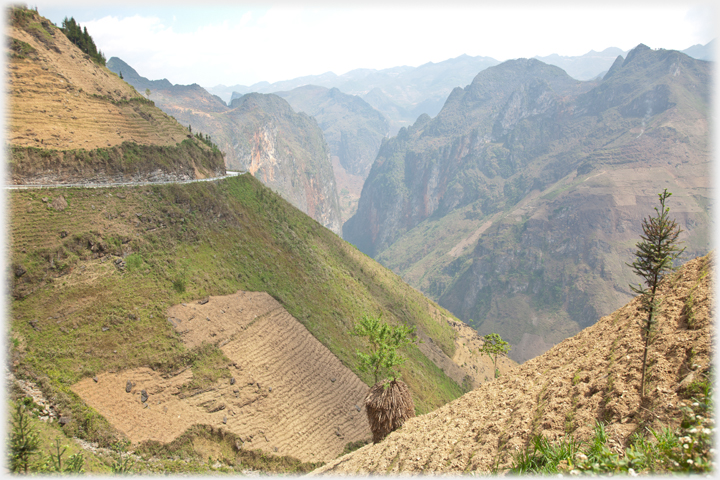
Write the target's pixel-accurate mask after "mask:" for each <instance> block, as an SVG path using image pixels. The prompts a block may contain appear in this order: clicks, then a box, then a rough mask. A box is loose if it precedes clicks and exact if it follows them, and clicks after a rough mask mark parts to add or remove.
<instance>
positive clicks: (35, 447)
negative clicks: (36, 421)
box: [9, 404, 40, 473]
mask: <svg viewBox="0 0 720 480" xmlns="http://www.w3.org/2000/svg"><path fill="white" fill-rule="evenodd" d="M39 449H40V439H39V438H38V433H37V431H36V430H35V429H34V428H33V427H32V426H31V425H30V416H29V415H28V413H27V411H26V410H25V405H22V404H18V406H17V407H16V409H15V411H14V412H13V414H12V431H11V432H10V452H9V453H10V471H11V472H14V473H17V472H23V473H27V472H28V468H29V467H30V457H31V456H32V455H35V454H36V453H38V451H39Z"/></svg>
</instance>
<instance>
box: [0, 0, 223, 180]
mask: <svg viewBox="0 0 720 480" xmlns="http://www.w3.org/2000/svg"><path fill="white" fill-rule="evenodd" d="M8 13H9V15H8V21H9V23H10V25H9V27H8V29H7V36H8V38H7V40H8V42H7V44H6V54H7V56H8V65H7V66H8V76H7V82H8V100H9V101H8V143H9V144H10V147H11V152H10V155H11V159H10V162H9V164H10V174H11V176H12V182H13V183H15V184H55V183H107V182H127V181H142V180H148V179H162V180H172V179H193V178H203V177H209V176H217V175H223V174H224V173H225V168H224V162H223V158H222V154H221V153H220V152H219V151H214V150H212V149H211V148H209V147H208V146H207V145H205V144H203V143H202V142H199V141H196V140H195V139H192V138H188V133H189V132H188V131H187V130H186V129H185V128H184V127H182V126H181V125H180V124H178V123H177V121H175V120H174V119H173V118H171V117H169V116H168V115H166V114H164V113H163V112H162V111H161V110H159V109H158V108H156V107H155V106H154V105H153V103H152V102H151V101H149V100H147V99H146V98H144V97H142V96H141V95H140V94H139V93H138V92H137V91H136V90H135V89H134V88H132V87H131V86H130V85H128V84H127V83H125V82H124V81H122V80H121V79H120V78H118V77H117V76H116V75H114V74H113V73H112V72H110V71H109V70H108V69H107V68H105V67H103V66H100V65H98V64H97V63H95V62H93V61H92V60H91V59H90V57H89V56H88V55H86V54H84V53H83V52H82V51H80V49H79V48H77V47H76V46H75V45H74V44H72V43H71V42H70V41H69V40H68V39H67V37H66V36H65V35H64V34H63V33H62V31H61V30H60V29H58V28H57V27H55V26H54V25H53V24H52V23H51V22H50V21H49V20H47V19H45V18H43V17H41V16H40V15H38V14H37V12H35V11H34V10H28V9H24V8H11V9H10V10H9V11H8ZM140 159H142V161H140Z"/></svg>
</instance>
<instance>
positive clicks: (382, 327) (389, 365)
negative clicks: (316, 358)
mask: <svg viewBox="0 0 720 480" xmlns="http://www.w3.org/2000/svg"><path fill="white" fill-rule="evenodd" d="M414 334H415V327H408V326H407V325H397V326H394V327H393V326H390V325H388V324H387V323H385V322H383V321H382V320H381V319H380V318H379V317H372V316H370V315H363V317H362V318H361V319H360V321H359V322H358V323H356V324H355V326H354V328H353V329H352V330H351V331H350V335H353V336H355V337H365V338H366V339H367V341H368V343H369V344H370V348H369V353H364V352H361V351H360V350H356V354H357V357H358V363H359V365H358V368H359V369H360V371H361V372H366V373H367V372H369V373H372V375H373V377H374V378H375V383H378V382H379V381H380V379H381V377H382V378H392V379H393V380H396V379H397V378H399V377H400V374H399V373H398V372H397V371H396V370H395V367H398V366H400V365H402V364H403V363H405V360H406V359H405V357H403V356H402V355H400V354H399V353H398V352H397V351H398V349H399V348H402V347H404V346H406V345H408V344H410V343H412V342H413V338H411V337H413V336H414Z"/></svg>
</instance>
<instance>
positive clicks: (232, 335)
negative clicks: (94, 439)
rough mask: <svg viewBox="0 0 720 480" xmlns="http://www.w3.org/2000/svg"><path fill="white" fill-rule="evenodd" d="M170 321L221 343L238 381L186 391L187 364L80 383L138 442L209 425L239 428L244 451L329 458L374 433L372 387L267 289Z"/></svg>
mask: <svg viewBox="0 0 720 480" xmlns="http://www.w3.org/2000/svg"><path fill="white" fill-rule="evenodd" d="M168 320H169V321H170V322H172V323H173V325H174V327H175V328H176V330H178V332H180V333H181V334H182V335H183V339H184V341H185V342H186V344H187V346H188V347H189V348H192V347H195V346H199V345H201V344H202V343H203V342H211V343H214V344H217V345H218V346H219V347H220V349H221V350H222V351H223V353H224V354H225V355H226V356H227V357H228V358H229V359H230V360H232V362H234V364H233V365H232V366H230V370H231V374H232V379H231V380H227V379H224V380H221V381H219V382H218V383H217V384H214V385H213V386H212V387H211V388H210V389H205V390H203V391H200V392H190V393H182V392H181V388H180V387H181V386H182V385H183V384H187V383H188V382H189V381H190V380H191V378H192V373H191V371H190V370H185V371H182V372H178V373H176V374H174V375H171V376H168V377H167V378H163V376H161V375H160V374H158V373H157V372H154V371H152V370H150V369H148V368H139V369H135V370H128V371H124V372H120V373H104V374H102V375H98V376H97V382H95V381H94V380H93V379H91V378H86V379H84V380H82V381H80V382H78V383H77V384H75V385H74V386H73V390H74V391H75V392H76V393H77V394H78V395H80V396H81V397H82V398H83V400H85V402H87V403H88V405H90V406H92V407H93V408H94V409H96V410H97V411H98V412H99V413H100V414H102V415H103V416H104V417H105V418H107V420H108V421H109V422H111V424H112V425H113V426H114V427H115V428H117V429H118V430H119V431H121V432H122V433H124V434H125V435H127V436H128V438H129V439H130V440H131V441H132V442H133V443H137V442H142V441H144V440H157V441H160V442H170V441H172V440H173V439H174V438H176V437H177V436H179V435H180V434H181V433H182V432H184V431H185V430H186V429H187V428H188V427H190V426H191V425H193V424H206V425H212V426H214V427H218V428H223V429H226V430H227V431H230V432H233V433H235V434H237V435H239V436H240V437H241V438H242V440H243V442H244V448H250V449H261V450H263V451H265V452H268V453H274V454H278V455H289V456H293V457H296V458H299V459H300V460H302V461H329V460H331V459H333V458H335V457H336V456H337V455H338V454H339V453H340V452H341V451H342V449H343V447H344V445H345V444H347V443H348V442H351V441H356V440H360V439H365V438H368V437H370V431H369V429H368V426H367V419H366V416H365V411H364V408H362V407H363V397H364V395H365V393H366V392H367V389H368V387H367V386H366V385H365V384H364V383H363V382H362V381H361V380H360V379H359V378H358V377H357V376H356V375H355V374H354V373H352V372H351V371H350V370H349V369H348V368H346V367H345V366H344V365H342V363H340V361H339V360H338V359H337V357H335V356H334V355H333V354H332V353H331V352H330V351H329V350H328V349H327V348H326V347H325V346H323V345H322V344H321V343H320V342H319V341H317V340H316V339H315V338H314V337H313V336H312V335H311V334H310V333H309V332H308V331H307V329H306V328H305V327H304V326H303V325H302V324H300V323H299V322H298V321H297V320H295V319H294V318H293V317H292V316H291V315H290V314H289V313H288V312H287V311H286V310H285V309H284V308H282V306H281V305H280V304H279V303H278V302H277V301H275V300H274V299H273V298H272V297H270V296H269V295H268V294H266V293H259V292H242V291H241V292H237V293H235V294H233V295H228V296H224V297H210V298H209V301H208V302H207V303H205V304H200V303H197V302H194V303H188V304H181V305H176V306H174V307H172V308H170V310H169V312H168ZM128 381H130V382H131V384H132V387H131V391H130V392H129V393H127V392H126V391H125V390H126V385H127V382H128ZM143 390H145V392H146V393H147V400H146V402H145V403H143V402H142V401H141V400H142V398H141V397H142V391H143Z"/></svg>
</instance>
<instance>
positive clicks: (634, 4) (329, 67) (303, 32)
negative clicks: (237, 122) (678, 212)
mask: <svg viewBox="0 0 720 480" xmlns="http://www.w3.org/2000/svg"><path fill="white" fill-rule="evenodd" d="M340 3H342V4H343V5H345V6H342V7H338V6H336V5H337V4H340ZM578 4H580V5H578ZM28 5H29V6H31V7H33V6H35V5H37V7H38V12H39V13H40V14H41V15H43V16H45V17H47V18H49V19H50V20H51V21H53V22H54V23H55V24H57V25H60V24H61V22H62V20H63V18H64V17H66V16H67V17H70V16H72V17H74V18H75V20H77V21H78V22H79V23H81V24H82V25H83V26H86V27H87V29H88V32H89V33H90V35H92V37H93V38H94V39H95V42H96V44H97V45H98V47H99V48H100V49H101V50H102V51H103V53H104V54H105V56H106V57H107V58H110V57H113V56H115V57H119V58H121V59H122V60H124V61H125V62H127V63H128V64H129V65H130V66H132V67H133V68H135V69H136V70H137V71H138V73H139V74H140V75H142V76H145V77H147V78H149V79H151V80H157V79H160V78H167V79H168V80H170V82H172V83H175V84H191V83H198V84H200V85H202V86H205V87H212V86H215V85H217V84H224V85H228V86H230V85H237V84H240V85H251V84H253V83H255V82H259V81H262V80H266V81H270V82H274V81H278V80H286V79H291V78H295V77H299V76H303V75H317V74H321V73H324V72H328V71H332V72H334V73H336V74H342V73H345V72H347V71H349V70H352V69H355V68H374V69H382V68H388V67H394V66H398V65H409V66H419V65H422V64H424V63H427V62H431V61H432V62H439V61H442V60H446V59H448V58H453V57H457V56H459V55H462V54H467V55H473V56H475V55H481V56H488V57H493V58H495V59H497V60H507V59H511V58H519V57H533V56H536V55H539V56H545V55H549V54H552V53H557V54H560V55H565V56H575V55H582V54H585V53H587V52H589V51H590V50H595V51H601V50H604V49H605V48H608V47H619V48H621V49H622V50H628V49H631V48H633V47H635V46H636V45H638V44H639V43H644V44H646V45H647V46H649V47H652V48H667V49H676V50H683V49H686V48H688V47H690V46H692V45H695V44H703V45H704V44H706V43H708V42H709V41H710V40H712V39H713V38H715V36H716V27H717V17H716V16H717V15H718V12H717V10H716V9H715V8H713V7H711V5H712V3H711V2H687V1H684V2H679V1H669V2H668V1H660V0H655V1H653V2H645V1H642V2H639V1H633V0H628V1H623V2H609V3H608V2H605V3H603V6H601V5H600V4H598V3H594V2H584V3H583V2H559V1H558V2H504V3H503V4H502V5H503V6H502V7H500V6H497V5H499V2H492V3H491V2H472V3H467V2H457V1H454V0H450V1H445V2H432V3H427V2H425V3H423V2H417V1H416V2H398V1H395V2H393V1H392V0H391V1H389V2H382V3H380V2H374V3H369V4H368V3H363V4H360V3H355V2H349V3H348V2H345V3H343V2H333V3H323V2H317V1H316V2H314V3H313V2H311V3H287V2H263V1H255V2H233V3H217V2H213V1H210V2H204V3H198V2H194V3H184V2H172V4H170V3H164V2H158V1H155V2H153V1H152V0H151V1H150V2H132V1H131V2H129V3H128V2H125V4H124V6H120V5H119V4H115V5H113V4H107V3H105V4H103V6H93V5H91V4H90V3H88V2H82V3H77V2H76V3H73V2H70V3H59V2H56V1H54V0H50V1H41V2H38V3H37V4H35V3H28Z"/></svg>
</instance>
